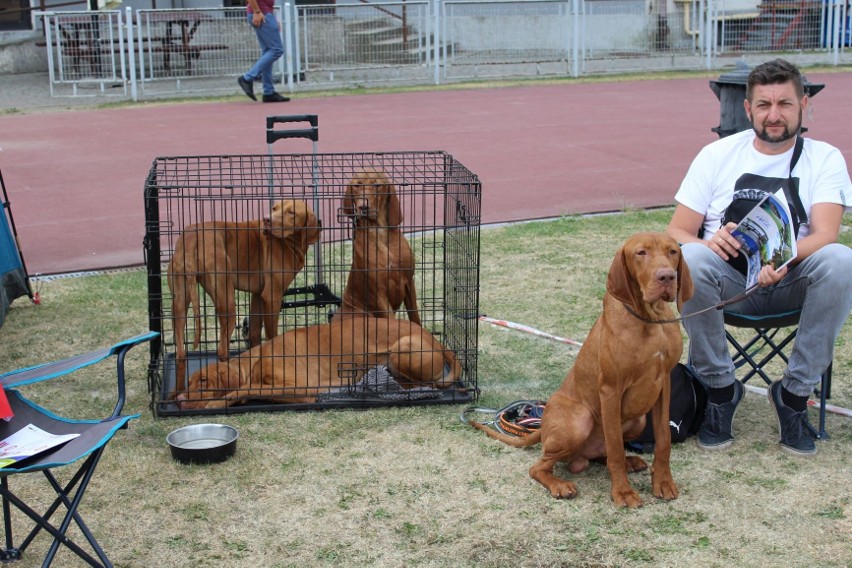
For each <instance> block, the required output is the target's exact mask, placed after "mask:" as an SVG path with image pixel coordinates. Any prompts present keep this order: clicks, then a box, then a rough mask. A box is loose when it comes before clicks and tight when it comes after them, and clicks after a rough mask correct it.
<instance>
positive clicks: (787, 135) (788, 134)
mask: <svg viewBox="0 0 852 568" xmlns="http://www.w3.org/2000/svg"><path fill="white" fill-rule="evenodd" d="M751 127H752V129H754V133H755V134H757V137H758V138H760V139H761V140H763V141H764V142H770V143H773V144H777V143H779V142H784V141H785V140H789V139H791V138H794V137H795V136H796V135H797V134H798V133H799V129H800V128H801V127H802V109H801V107H800V108H799V121H798V122H797V123H796V127H795V128H793V129H792V130H791V129H790V128H789V125H787V127H785V128H784V132H783V133H782V134H781V135H780V136H770V135H769V133H768V132H767V131H766V128H765V127H764V128H763V129H762V130H761V129H758V128H757V126H756V125H755V124H754V118H752V119H751Z"/></svg>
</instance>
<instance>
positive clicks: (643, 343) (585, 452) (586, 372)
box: [470, 233, 693, 507]
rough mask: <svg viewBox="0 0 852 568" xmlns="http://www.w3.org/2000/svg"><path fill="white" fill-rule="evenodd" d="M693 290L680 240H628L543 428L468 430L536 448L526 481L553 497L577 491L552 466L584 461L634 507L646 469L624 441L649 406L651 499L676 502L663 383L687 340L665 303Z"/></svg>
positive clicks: (573, 467)
mask: <svg viewBox="0 0 852 568" xmlns="http://www.w3.org/2000/svg"><path fill="white" fill-rule="evenodd" d="M692 294H693V284H692V279H691V277H690V275H689V268H688V267H687V265H686V262H685V261H684V260H683V257H682V256H681V253H680V246H679V245H678V243H677V241H675V240H674V239H672V238H671V237H670V236H668V235H666V234H664V233H638V234H636V235H633V236H631V237H630V238H629V239H627V241H625V243H624V245H623V246H622V247H621V249H619V251H618V253H617V254H616V255H615V258H614V259H613V261H612V266H611V267H610V269H609V275H608V277H607V282H606V294H605V295H604V299H603V312H602V313H601V315H600V316H599V317H598V319H597V321H596V322H595V324H594V325H593V326H592V329H591V331H590V332H589V336H588V337H587V338H586V341H585V342H584V343H583V347H582V348H581V349H580V352H579V353H578V354H577V360H576V362H575V363H574V366H573V368H572V369H571V370H570V371H569V372H568V375H567V376H566V377H565V380H564V381H563V383H562V386H560V387H559V389H558V390H557V391H556V392H555V393H553V395H552V396H551V397H550V399H549V400H548V401H547V405H546V406H545V409H544V414H543V415H542V421H541V428H539V429H538V430H535V431H533V433H531V434H529V435H527V436H525V437H514V436H509V435H506V434H503V433H500V432H497V431H495V430H491V429H490V428H487V427H486V426H484V425H482V424H479V423H477V422H470V424H471V426H473V427H475V428H477V429H479V430H482V431H484V432H485V433H486V434H488V435H489V436H490V437H492V438H496V439H498V440H500V441H502V442H504V443H506V444H509V445H511V446H514V447H518V448H524V447H529V446H532V445H535V444H537V443H539V442H541V446H542V455H541V459H539V461H538V462H537V463H536V464H534V465H533V466H532V467H531V468H530V471H529V473H530V477H532V478H533V479H535V480H536V481H538V482H539V483H541V484H542V485H544V486H545V487H546V488H547V489H548V490H549V491H550V494H551V495H552V496H553V497H556V498H557V499H570V498H572V497H574V496H575V495H576V494H577V488H576V486H575V485H574V483H573V482H571V481H567V480H564V479H560V478H559V477H556V476H555V475H554V474H553V467H554V465H555V464H556V463H557V462H565V463H567V464H568V471H570V472H571V473H579V472H581V471H583V470H585V469H586V467H588V465H589V461H590V460H600V459H603V460H605V461H606V465H607V468H608V469H609V474H610V481H611V485H612V489H611V496H612V500H613V502H614V503H615V504H616V505H619V506H624V507H638V506H640V505H641V504H642V500H641V499H640V498H639V495H638V494H637V493H636V492H635V491H634V490H633V488H632V487H631V486H630V482H629V481H628V479H627V473H628V472H634V471H642V470H644V469H646V468H647V467H648V466H647V464H646V463H645V462H644V461H643V460H642V459H641V458H639V457H638V456H626V455H625V453H624V442H626V441H628V442H629V441H631V440H634V439H635V438H636V437H638V436H639V434H641V433H642V430H643V429H644V427H645V419H646V418H645V417H646V415H647V413H648V412H649V411H650V410H652V409H653V422H654V439H655V446H654V463H653V467H652V469H651V485H652V488H653V492H654V495H655V496H656V497H659V498H660V499H666V500H670V499H675V498H677V496H678V489H677V486H676V485H675V482H674V480H673V479H672V474H671V469H670V467H669V456H670V452H671V430H670V429H669V399H670V393H671V380H670V378H669V377H670V374H671V370H672V368H673V367H674V366H675V364H677V362H678V361H679V360H680V356H681V353H682V351H683V336H682V334H681V329H680V324H679V323H678V320H677V319H675V317H674V314H673V313H672V309H671V307H670V305H669V304H670V303H671V302H675V301H677V304H678V307H680V306H681V305H682V303H683V302H685V301H686V300H688V299H689V298H691V297H692Z"/></svg>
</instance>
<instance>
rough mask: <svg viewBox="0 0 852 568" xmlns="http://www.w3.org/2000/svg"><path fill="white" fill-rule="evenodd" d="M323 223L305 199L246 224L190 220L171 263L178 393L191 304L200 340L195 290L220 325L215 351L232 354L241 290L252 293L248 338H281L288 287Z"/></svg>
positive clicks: (182, 380) (280, 206)
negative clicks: (203, 296)
mask: <svg viewBox="0 0 852 568" xmlns="http://www.w3.org/2000/svg"><path fill="white" fill-rule="evenodd" d="M320 228H321V227H320V225H319V222H318V220H317V217H316V215H314V212H313V211H311V209H310V207H308V205H307V203H305V202H304V201H301V200H294V199H286V200H281V201H277V202H276V203H275V204H274V205H273V206H272V212H271V215H270V216H269V217H266V218H264V219H262V220H261V219H259V220H252V221H246V222H240V223H236V222H226V221H210V222H205V223H199V224H197V225H190V226H188V227H186V228H185V229H184V230H183V233H181V235H180V237H178V240H177V242H176V243H175V252H174V255H173V256H172V258H171V260H170V261H169V272H168V282H169V289H170V290H171V292H172V318H173V322H174V339H175V359H176V365H175V391H173V392H171V393H170V396H169V397H170V398H173V397H174V395H175V393H176V391H182V390H184V388H185V381H186V345H185V334H186V320H187V314H188V312H189V309H190V307H192V308H193V309H194V318H193V319H194V322H195V336H194V339H193V348H194V349H198V346H199V343H200V340H201V304H200V303H199V297H198V287H197V285H198V284H200V285H201V287H202V288H204V291H205V292H206V293H207V294H208V295H209V296H210V298H211V299H212V300H213V306H214V309H215V312H216V318H217V319H218V323H219V340H218V344H217V349H216V354H217V356H218V357H219V359H220V360H221V361H224V360H226V359H227V358H228V355H229V344H230V339H231V334H232V333H233V331H234V329H235V328H236V326H237V310H236V301H235V299H234V293H235V291H236V290H242V291H244V292H249V293H251V306H250V314H249V332H248V341H249V345H250V346H256V345H258V344H260V329H261V325H263V328H264V329H265V332H266V337H267V339H271V338H273V337H275V336H276V335H278V314H279V312H280V310H281V299H282V298H283V296H284V292H285V291H286V290H287V287H288V286H289V285H290V283H291V282H292V281H293V279H294V278H295V277H296V274H298V273H299V271H300V270H302V268H304V266H305V256H306V254H307V250H308V247H309V246H310V245H311V244H313V243H315V242H317V241H318V240H319V236H320Z"/></svg>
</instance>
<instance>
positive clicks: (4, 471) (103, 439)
mask: <svg viewBox="0 0 852 568" xmlns="http://www.w3.org/2000/svg"><path fill="white" fill-rule="evenodd" d="M6 397H7V398H8V399H9V405H10V406H11V407H12V411H13V412H14V413H15V418H14V420H12V421H10V422H5V421H2V420H0V440H3V439H6V438H7V437H9V436H11V435H12V434H14V433H16V432H18V431H19V430H21V429H22V428H25V427H26V426H27V425H28V424H35V425H36V426H38V427H39V428H41V429H42V430H45V431H47V432H50V433H51V434H57V435H59V434H79V436H78V437H76V438H74V439H73V440H69V441H68V442H65V443H64V444H62V445H61V446H58V447H57V448H53V449H51V450H48V451H46V452H43V453H41V454H38V455H36V456H33V457H31V458H28V459H25V460H22V461H21V462H19V463H17V464H13V465H10V466H7V467H4V468H0V475H10V474H12V473H24V472H29V471H40V470H42V469H51V468H54V467H60V466H64V465H68V464H71V463H74V462H75V461H77V460H80V459H82V458H84V457H86V456H88V455H89V454H91V453H92V452H94V451H95V450H98V449H99V448H101V447H103V446H104V445H106V444H107V442H109V441H110V439H111V438H112V437H113V436H114V435H115V433H116V432H117V431H118V430H120V429H122V428H124V427H125V425H126V424H127V423H128V422H130V421H131V420H132V419H134V418H138V417H139V414H132V415H125V416H120V417H118V418H112V419H107V420H103V421H101V420H69V419H66V418H62V417H60V416H57V415H55V414H53V413H52V412H50V411H49V410H47V409H45V408H43V407H41V406H39V405H37V404H35V403H34V402H32V401H31V400H27V399H26V398H25V397H24V396H22V395H21V393H20V392H18V391H17V390H10V391H6Z"/></svg>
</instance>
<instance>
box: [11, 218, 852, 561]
mask: <svg viewBox="0 0 852 568" xmlns="http://www.w3.org/2000/svg"><path fill="white" fill-rule="evenodd" d="M670 213H671V212H670V211H657V212H630V213H626V214H623V215H614V216H605V217H594V218H579V217H578V218H564V219H560V220H556V221H551V222H538V223H528V224H520V225H513V226H506V227H500V228H486V229H483V231H482V251H481V252H482V254H481V258H482V266H481V312H482V313H483V314H486V315H488V316H491V317H494V318H502V319H507V320H511V321H516V322H519V323H523V324H526V325H529V326H532V327H535V328H538V329H541V330H544V331H547V332H549V333H553V334H555V335H559V336H562V337H567V338H571V339H574V340H577V341H583V340H584V338H585V335H586V333H587V332H588V329H589V328H590V327H591V324H592V322H593V321H594V319H595V318H596V317H597V315H598V313H599V310H600V301H601V296H602V293H603V285H604V279H605V275H606V271H607V269H608V267H609V263H610V262H611V259H612V255H613V253H614V251H615V249H616V248H617V247H618V245H620V243H621V242H622V241H623V240H624V239H625V238H626V237H627V236H628V235H629V234H630V233H632V232H635V231H638V230H648V229H651V230H654V229H657V230H659V229H662V228H663V227H664V226H665V223H666V222H667V220H668V217H669V215H670ZM848 220H849V219H848V218H847V221H848ZM843 238H844V239H845V242H846V243H847V244H850V240H852V234H850V231H846V232H845V233H844V237H843ZM41 294H42V297H43V298H44V302H43V304H42V305H41V306H31V305H28V304H27V303H26V302H25V301H24V300H18V301H17V302H16V303H15V304H14V305H13V308H12V310H11V312H10V314H9V316H8V318H7V320H6V323H5V324H4V326H3V327H2V328H0V372H2V371H6V370H10V369H14V368H18V367H22V366H26V365H31V364H35V363H38V362H41V361H45V360H52V359H56V358H59V357H63V356H66V355H69V354H72V353H76V352H80V351H85V350H89V349H94V348H96V347H100V346H103V345H108V344H111V343H113V342H115V341H116V340H118V339H121V338H123V337H126V336H129V335H132V334H135V333H139V332H142V331H144V330H145V329H146V328H147V315H146V309H147V305H146V289H145V275H144V273H142V272H141V271H139V272H129V273H117V274H108V275H103V276H91V277H85V278H73V279H65V280H55V281H51V282H44V283H41ZM479 338H480V350H479V386H480V388H481V389H482V396H481V400H480V401H479V404H480V405H482V406H492V407H496V406H502V405H504V404H506V403H508V402H511V401H513V400H516V399H519V398H546V397H547V396H549V395H550V393H552V392H553V390H554V389H555V388H556V387H557V386H558V385H559V384H560V382H561V381H562V379H563V377H564V376H565V373H566V372H567V371H568V368H569V367H570V365H571V364H572V362H573V357H574V355H575V354H576V351H577V348H576V347H572V346H570V345H565V344H562V343H557V342H554V341H550V340H547V339H543V338H539V337H535V336H532V335H529V334H524V333H521V332H517V331H511V330H506V329H503V328H498V327H494V326H491V325H488V324H482V325H481V326H480V333H479ZM128 365H129V381H130V385H129V386H130V389H129V391H130V392H129V401H128V407H127V408H128V411H131V412H140V413H141V417H140V418H139V419H138V420H135V421H133V422H131V424H130V428H129V429H128V430H127V431H125V432H121V433H119V435H118V436H117V437H116V438H115V440H114V441H113V443H112V444H111V446H110V447H109V448H108V450H107V452H106V453H105V455H104V459H103V461H102V463H101V466H100V475H99V477H98V478H97V479H96V480H95V481H94V482H93V485H92V487H91V488H90V490H89V493H88V496H87V499H86V500H85V501H84V502H83V505H82V511H83V515H84V517H85V518H86V519H87V520H88V521H89V524H90V527H91V528H92V530H93V531H94V532H95V534H96V535H97V536H98V537H99V539H100V541H101V543H102V544H103V545H104V547H105V549H106V551H107V553H108V554H109V555H110V556H111V558H112V559H113V561H114V562H115V563H116V565H117V566H124V567H149V566H160V565H164V564H169V565H172V566H175V567H207V566H214V565H216V566H228V567H250V568H256V567H258V566H264V567H284V566H304V565H310V566H335V567H339V566H366V565H376V566H393V567H397V566H399V567H402V566H405V567H412V566H459V567H462V566H463V567H468V566H471V567H483V568H488V567H494V568H498V567H499V568H503V567H506V566H519V565H524V566H566V567H568V566H570V567H600V566H625V565H631V566H633V565H638V566H684V565H698V566H708V567H714V566H719V567H723V566H732V565H736V566H754V567H761V566H767V565H784V566H815V565H818V566H837V567H840V566H849V558H852V543H851V542H850V539H849V534H850V527H852V524H850V518H852V485H850V483H849V472H850V471H852V463H850V448H852V420H850V419H849V418H844V417H840V416H836V415H831V414H830V415H829V421H828V430H829V432H830V434H831V439H830V440H828V441H826V442H821V443H820V444H819V453H818V454H817V456H816V457H815V458H814V459H811V460H799V459H795V458H792V457H788V456H787V455H786V454H785V453H783V452H781V451H780V449H779V448H778V444H777V434H776V431H777V426H776V424H775V418H774V415H773V413H772V411H771V409H770V406H769V404H768V403H767V401H766V400H765V399H762V398H760V397H758V396H756V395H754V394H749V395H747V396H746V398H745V400H744V402H743V406H742V408H741V409H740V410H739V412H738V413H737V418H736V422H735V435H736V436H737V443H736V444H735V445H734V446H733V448H731V450H730V451H727V452H721V453H707V452H702V451H700V450H698V449H697V448H696V446H695V444H694V441H692V440H690V441H688V442H687V443H685V444H680V445H677V446H675V447H674V449H673V452H672V467H673V470H674V475H675V479H676V481H677V482H678V484H679V486H680V489H681V496H680V498H679V499H677V500H676V501H673V502H662V501H658V500H656V499H654V498H653V497H652V496H651V493H650V476H649V474H648V473H647V472H645V473H640V474H635V475H632V476H631V478H632V482H633V484H634V486H635V487H636V488H637V490H638V491H639V492H640V494H641V495H642V496H643V498H645V499H646V505H645V506H644V507H643V508H642V509H639V510H634V511H624V510H620V509H616V508H615V507H613V506H612V504H611V502H610V500H609V480H608V475H607V473H606V470H605V469H604V468H603V467H600V466H593V467H591V468H589V470H588V471H586V472H584V473H582V474H580V475H576V476H574V477H575V479H576V482H577V484H578V486H579V490H580V494H579V496H578V497H577V498H576V499H574V500H571V501H556V500H554V499H552V498H551V497H550V496H549V494H547V492H546V491H545V490H544V489H543V488H542V487H541V486H539V485H538V484H537V483H535V482H534V481H532V480H531V479H530V478H529V476H528V475H527V469H528V468H529V466H530V465H532V463H533V462H534V461H535V460H536V457H537V456H538V453H539V449H538V448H535V449H532V450H528V451H524V450H516V449H513V448H509V447H507V446H504V445H501V444H500V443H498V442H496V441H494V440H490V439H487V438H486V437H485V436H483V435H482V434H481V433H479V432H476V431H474V430H472V429H471V428H469V427H467V426H465V425H463V424H461V422H460V421H459V419H458V415H459V412H460V411H461V410H462V407H457V406H438V407H435V406H423V407H400V408H389V409H382V410H371V411H324V412H309V413H294V412H279V413H273V414H267V413H255V414H246V415H235V416H228V417H223V418H222V420H221V421H223V422H227V423H229V424H232V425H233V426H235V427H237V428H238V429H239V431H240V440H239V442H238V449H237V453H236V455H235V456H234V458H232V459H231V460H229V461H227V462H225V463H222V464H217V465H213V466H184V465H181V464H178V463H177V462H174V461H173V460H172V459H171V457H170V456H169V452H168V448H167V446H166V443H165V436H166V434H168V432H170V431H171V430H173V429H175V428H178V427H180V426H182V425H185V424H190V423H197V422H202V421H208V420H209V418H206V419H199V418H182V419H161V420H155V419H154V418H153V416H152V415H151V413H150V412H149V411H148V404H149V402H150V395H149V393H148V391H147V384H146V365H147V350H146V348H145V347H139V348H136V349H135V350H134V351H131V354H130V356H129V361H128ZM104 367H105V368H104V369H97V368H96V369H95V370H93V371H92V372H89V371H86V372H82V373H79V376H78V377H75V378H73V379H68V380H63V381H61V382H59V384H58V385H57V386H53V385H51V386H50V387H47V386H45V385H36V386H31V387H27V389H28V390H27V392H28V394H33V395H37V396H38V397H39V398H42V399H43V400H45V401H48V400H49V402H50V404H51V406H52V407H58V408H60V409H61V408H72V407H77V406H79V405H80V404H82V405H84V406H85V407H86V410H87V411H92V410H94V409H95V408H96V407H100V406H103V405H105V404H106V401H105V400H103V398H104V397H105V393H107V392H108V388H109V384H110V381H111V380H112V369H111V368H108V367H110V366H109V365H105V366H104ZM850 377H852V325H850V324H848V323H847V325H846V326H845V327H844V329H843V332H842V334H841V337H840V338H839V340H838V343H837V349H836V354H835V375H834V390H833V395H834V397H833V399H832V402H833V403H834V404H836V405H838V406H842V407H846V408H849V407H850V406H852V385H850ZM558 472H559V473H560V474H561V475H568V473H567V471H566V470H565V469H561V470H558ZM11 481H12V482H13V483H14V484H15V486H16V487H18V488H19V489H21V491H22V493H23V494H25V495H31V496H38V495H42V494H44V495H45V497H46V495H47V494H46V493H44V492H43V491H41V488H40V484H41V483H42V479H41V478H40V477H39V476H37V475H32V476H17V477H16V478H14V479H12V480H11ZM23 525H24V522H23V520H22V519H21V518H20V517H16V530H17V531H18V532H19V533H20V531H21V530H22V528H23ZM47 545H48V539H47V538H45V537H44V536H42V537H39V538H38V539H37V540H36V542H35V544H34V545H33V546H32V548H31V549H30V550H28V551H27V554H26V556H25V558H24V560H23V561H22V562H20V563H19V564H18V565H19V566H22V567H28V566H36V565H38V564H40V561H41V557H42V556H43V553H44V552H45V551H46V547H47ZM57 565H58V566H72V567H73V566H78V565H79V564H78V563H76V562H75V561H74V560H73V559H71V558H70V556H69V555H68V553H67V552H61V553H60V561H59V562H58V563H57Z"/></svg>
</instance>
